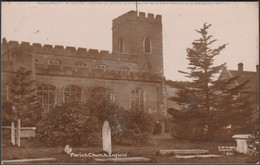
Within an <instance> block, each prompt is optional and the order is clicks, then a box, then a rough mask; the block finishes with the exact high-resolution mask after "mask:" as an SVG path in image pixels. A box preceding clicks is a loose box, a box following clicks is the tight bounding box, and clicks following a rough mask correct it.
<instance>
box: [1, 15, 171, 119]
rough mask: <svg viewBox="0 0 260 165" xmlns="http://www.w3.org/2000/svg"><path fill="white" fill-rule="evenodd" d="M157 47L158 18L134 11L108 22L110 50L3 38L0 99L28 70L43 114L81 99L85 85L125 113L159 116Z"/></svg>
mask: <svg viewBox="0 0 260 165" xmlns="http://www.w3.org/2000/svg"><path fill="white" fill-rule="evenodd" d="M89 26H91V25H89ZM100 42H102V41H100ZM162 44H163V43H162V16H161V15H156V16H155V15H154V14H150V13H148V14H147V15H146V14H145V13H143V12H136V11H129V12H127V13H125V14H123V15H121V16H119V17H117V18H115V19H113V27H112V51H107V50H97V49H91V48H89V49H87V48H75V47H70V46H66V47H64V46H61V45H54V46H53V45H41V44H40V43H32V44H30V43H29V42H21V43H18V42H17V41H9V42H7V41H6V40H5V39H3V42H2V45H1V46H2V70H1V72H2V92H1V93H2V99H3V98H4V99H8V98H9V96H10V88H11V85H12V83H11V78H12V76H13V75H14V73H15V72H16V71H17V69H19V68H20V67H24V68H26V69H28V70H31V71H32V77H33V80H34V81H35V85H36V89H37V95H38V98H39V100H40V102H41V104H42V107H43V109H44V110H50V109H51V108H53V107H54V106H55V105H58V104H61V103H65V102H70V101H86V100H87V99H88V97H89V95H90V93H91V90H90V89H91V87H95V86H99V87H103V88H105V89H106V90H107V92H108V94H109V98H110V100H111V101H112V102H116V103H118V104H119V105H121V106H123V107H124V108H125V109H138V110H142V111H145V112H147V113H163V114H165V113H166V105H165V104H166V98H165V85H164V82H165V77H164V72H163V49H162V48H163V45H162ZM18 50H19V51H18Z"/></svg>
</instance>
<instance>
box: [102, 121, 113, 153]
mask: <svg viewBox="0 0 260 165" xmlns="http://www.w3.org/2000/svg"><path fill="white" fill-rule="evenodd" d="M102 142H103V151H105V152H107V153H109V154H111V153H112V145H111V129H110V126H109V123H108V121H105V122H104V124H103V127H102Z"/></svg>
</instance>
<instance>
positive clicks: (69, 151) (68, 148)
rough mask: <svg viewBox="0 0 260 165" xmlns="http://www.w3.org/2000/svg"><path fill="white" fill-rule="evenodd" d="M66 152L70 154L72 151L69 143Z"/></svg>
mask: <svg viewBox="0 0 260 165" xmlns="http://www.w3.org/2000/svg"><path fill="white" fill-rule="evenodd" d="M64 152H65V153H66V154H70V153H71V152H72V148H71V147H70V146H69V145H66V146H65V148H64Z"/></svg>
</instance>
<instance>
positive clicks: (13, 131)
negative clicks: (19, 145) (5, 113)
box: [11, 122, 15, 145]
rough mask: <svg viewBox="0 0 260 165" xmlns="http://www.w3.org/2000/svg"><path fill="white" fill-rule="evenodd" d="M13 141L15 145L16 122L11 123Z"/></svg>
mask: <svg viewBox="0 0 260 165" xmlns="http://www.w3.org/2000/svg"><path fill="white" fill-rule="evenodd" d="M11 143H12V144H13V145H15V130H14V122H12V124H11Z"/></svg>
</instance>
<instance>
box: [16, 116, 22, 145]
mask: <svg viewBox="0 0 260 165" xmlns="http://www.w3.org/2000/svg"><path fill="white" fill-rule="evenodd" d="M16 131H17V133H16V135H17V136H16V138H17V146H18V147H20V146H21V120H20V119H18V121H17V129H16Z"/></svg>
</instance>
